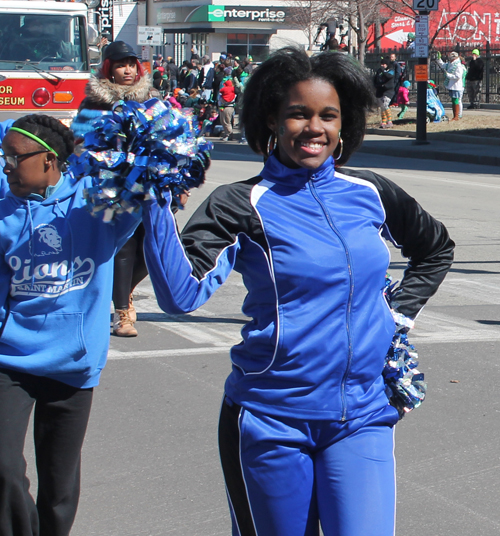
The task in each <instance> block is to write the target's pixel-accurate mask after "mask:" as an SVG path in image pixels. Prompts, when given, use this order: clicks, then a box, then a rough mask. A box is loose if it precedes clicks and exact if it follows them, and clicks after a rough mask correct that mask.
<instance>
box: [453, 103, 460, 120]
mask: <svg viewBox="0 0 500 536" xmlns="http://www.w3.org/2000/svg"><path fill="white" fill-rule="evenodd" d="M451 107H452V109H453V117H452V119H451V121H458V120H459V119H460V117H459V115H458V114H459V113H460V104H452V105H451Z"/></svg>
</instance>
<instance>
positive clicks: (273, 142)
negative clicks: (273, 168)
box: [267, 132, 276, 156]
mask: <svg viewBox="0 0 500 536" xmlns="http://www.w3.org/2000/svg"><path fill="white" fill-rule="evenodd" d="M275 147H276V134H275V133H274V132H271V135H270V136H269V139H268V140H267V156H269V155H270V154H271V153H272V152H273V151H274V149H275Z"/></svg>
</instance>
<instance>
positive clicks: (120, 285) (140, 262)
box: [0, 223, 148, 536]
mask: <svg viewBox="0 0 500 536" xmlns="http://www.w3.org/2000/svg"><path fill="white" fill-rule="evenodd" d="M147 275H148V269H147V267H146V261H145V260H144V225H143V224H142V223H141V224H139V227H137V229H136V230H135V233H134V234H133V235H132V236H131V237H130V238H129V239H128V240H127V242H126V243H125V245H124V246H123V247H122V248H121V249H120V251H119V252H118V253H117V254H116V255H115V268H114V279H113V304H114V306H115V309H128V300H129V296H130V294H131V293H132V291H133V290H134V288H135V287H136V286H137V285H138V284H139V283H140V282H141V281H142V280H143V279H144V278H145V277H146V276H147ZM0 536H2V535H0Z"/></svg>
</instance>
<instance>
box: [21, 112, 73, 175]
mask: <svg viewBox="0 0 500 536" xmlns="http://www.w3.org/2000/svg"><path fill="white" fill-rule="evenodd" d="M12 126H13V127H17V128H22V129H23V130H26V131H27V132H31V134H34V135H35V136H38V137H39V138H40V139H42V140H43V141H44V142H45V143H46V144H47V145H48V146H49V147H52V149H54V151H56V152H57V154H58V155H59V156H58V157H57V165H58V167H59V169H60V168H61V167H62V165H63V164H64V163H65V162H66V160H67V159H68V157H69V156H70V155H71V154H72V153H73V151H74V149H75V138H74V136H73V132H72V131H71V130H70V129H69V128H68V127H67V126H65V125H63V124H62V123H61V122H60V121H59V120H58V119H56V118H55V117H51V116H50V115H41V114H31V115H25V116H24V117H21V118H20V119H18V120H17V121H16V122H15V123H14V124H13V125H12Z"/></svg>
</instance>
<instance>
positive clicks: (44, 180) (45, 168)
mask: <svg viewBox="0 0 500 536" xmlns="http://www.w3.org/2000/svg"><path fill="white" fill-rule="evenodd" d="M2 149H3V151H4V154H5V155H7V156H14V155H23V154H27V153H32V152H35V151H40V150H43V147H42V146H41V145H40V144H39V143H37V142H36V141H34V140H31V139H30V138H28V137H26V136H24V135H23V134H21V133H19V132H14V131H12V132H8V133H7V135H6V136H5V138H4V139H3V141H2ZM55 158H56V157H55V154H54V153H50V152H42V153H40V154H35V155H33V156H27V157H26V158H23V157H22V156H19V158H18V159H17V167H16V168H13V167H12V166H11V165H10V164H6V165H5V167H4V168H3V172H4V173H5V175H6V176H7V182H8V183H9V188H10V191H11V192H12V193H13V194H14V195H16V196H17V197H26V196H28V195H30V194H32V193H35V194H40V195H45V191H46V189H47V186H49V185H54V184H57V181H58V180H59V177H60V172H59V171H58V170H57V167H56V166H55Z"/></svg>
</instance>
